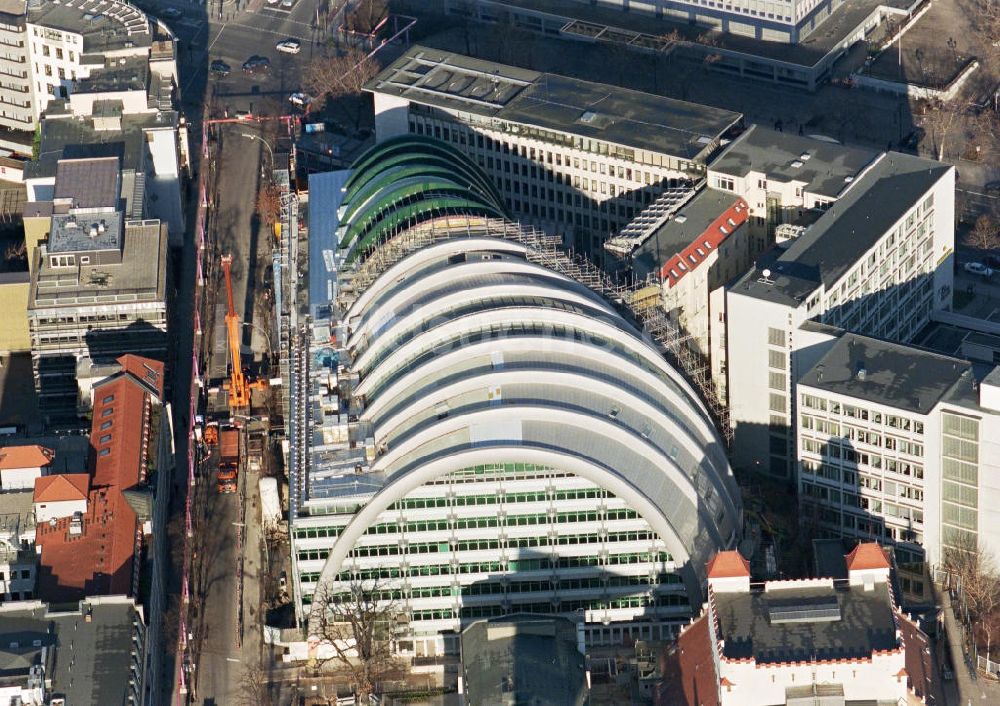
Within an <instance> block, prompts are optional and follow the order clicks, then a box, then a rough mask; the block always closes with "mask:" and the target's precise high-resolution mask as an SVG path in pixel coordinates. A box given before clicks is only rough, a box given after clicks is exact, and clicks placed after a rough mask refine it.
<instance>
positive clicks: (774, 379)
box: [767, 373, 785, 392]
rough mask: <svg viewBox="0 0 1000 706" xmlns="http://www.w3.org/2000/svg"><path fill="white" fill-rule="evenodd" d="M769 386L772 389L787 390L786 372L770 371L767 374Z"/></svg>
mask: <svg viewBox="0 0 1000 706" xmlns="http://www.w3.org/2000/svg"><path fill="white" fill-rule="evenodd" d="M767 386H768V387H770V388H771V389H772V390H781V391H782V392H784V390H785V374H784V373H768V374H767Z"/></svg>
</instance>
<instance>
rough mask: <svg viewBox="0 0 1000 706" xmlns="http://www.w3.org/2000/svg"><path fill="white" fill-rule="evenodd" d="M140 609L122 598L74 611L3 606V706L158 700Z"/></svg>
mask: <svg viewBox="0 0 1000 706" xmlns="http://www.w3.org/2000/svg"><path fill="white" fill-rule="evenodd" d="M150 647H151V642H150V638H149V636H148V635H147V629H146V626H145V622H144V615H143V609H142V606H140V605H137V604H136V603H135V602H134V601H133V600H132V599H130V598H126V597H124V596H105V597H100V598H88V599H86V600H82V601H80V602H79V603H77V604H76V605H74V606H72V607H69V608H67V607H65V606H58V607H57V606H53V605H50V604H47V603H43V602H40V601H20V602H15V603H6V604H3V605H0V663H2V664H3V665H4V666H3V670H2V673H0V702H2V703H5V704H19V705H20V706H70V705H72V704H144V705H148V704H153V703H159V701H158V693H157V690H158V689H159V684H158V683H157V682H156V681H155V680H154V679H153V678H152V676H151V675H150V674H149V671H148V667H147V660H148V659H149V656H150V654H149V649H150Z"/></svg>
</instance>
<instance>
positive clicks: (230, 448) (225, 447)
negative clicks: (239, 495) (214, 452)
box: [216, 429, 240, 493]
mask: <svg viewBox="0 0 1000 706" xmlns="http://www.w3.org/2000/svg"><path fill="white" fill-rule="evenodd" d="M239 470H240V433H239V431H237V430H236V429H226V430H225V431H223V432H221V433H220V434H219V470H218V473H217V474H216V483H217V489H218V491H219V492H220V493H235V492H236V479H237V476H238V475H239Z"/></svg>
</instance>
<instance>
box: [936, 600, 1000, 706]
mask: <svg viewBox="0 0 1000 706" xmlns="http://www.w3.org/2000/svg"><path fill="white" fill-rule="evenodd" d="M937 593H938V595H939V597H940V600H941V612H942V614H943V616H944V626H945V630H946V631H947V641H948V642H947V649H948V654H949V655H950V657H951V664H952V667H953V668H954V673H955V679H954V680H949V681H946V682H945V700H946V702H947V703H949V704H953V705H954V706H993V705H994V704H1000V684H998V683H997V682H996V681H994V680H992V679H986V678H980V677H979V676H978V675H977V674H976V670H975V669H974V668H973V667H972V661H971V658H967V656H966V654H965V648H964V645H963V643H962V629H961V627H960V626H959V624H958V621H957V620H956V619H955V611H954V610H953V609H952V604H951V596H950V594H949V592H948V590H947V589H945V588H944V587H943V586H942V585H940V584H938V585H937Z"/></svg>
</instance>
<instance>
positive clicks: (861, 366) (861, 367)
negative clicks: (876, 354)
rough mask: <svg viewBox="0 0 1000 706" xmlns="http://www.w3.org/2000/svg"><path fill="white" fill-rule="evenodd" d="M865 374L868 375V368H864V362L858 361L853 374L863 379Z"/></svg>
mask: <svg viewBox="0 0 1000 706" xmlns="http://www.w3.org/2000/svg"><path fill="white" fill-rule="evenodd" d="M867 375H868V370H866V369H865V364H864V363H863V362H859V363H858V365H857V367H856V368H855V370H854V376H855V377H856V378H857V379H858V380H864V379H865V377H866V376H867Z"/></svg>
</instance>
